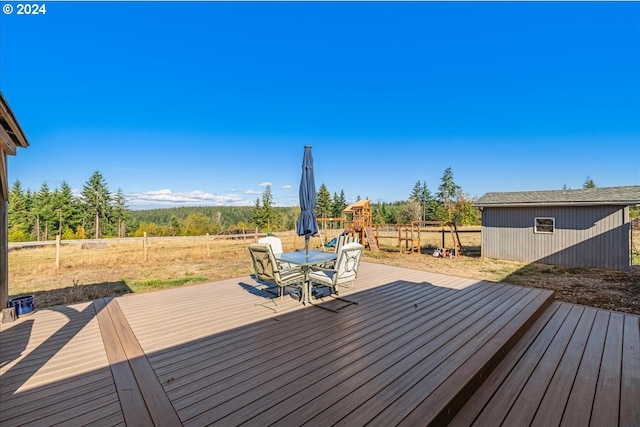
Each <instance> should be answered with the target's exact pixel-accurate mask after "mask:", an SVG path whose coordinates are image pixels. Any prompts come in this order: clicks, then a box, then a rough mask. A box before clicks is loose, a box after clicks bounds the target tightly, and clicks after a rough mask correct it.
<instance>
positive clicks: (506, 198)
mask: <svg viewBox="0 0 640 427" xmlns="http://www.w3.org/2000/svg"><path fill="white" fill-rule="evenodd" d="M474 205H475V206H478V207H491V206H500V207H508V206H541V205H556V206H588V205H621V206H633V205H640V185H629V186H624V187H596V188H585V189H579V190H549V191H517V192H503V193H486V194H485V195H483V196H482V197H480V198H479V199H478V200H477V201H476V202H475V203H474Z"/></svg>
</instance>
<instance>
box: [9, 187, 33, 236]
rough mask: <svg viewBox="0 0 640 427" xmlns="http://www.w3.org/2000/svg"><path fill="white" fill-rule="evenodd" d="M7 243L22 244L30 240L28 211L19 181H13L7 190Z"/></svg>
mask: <svg viewBox="0 0 640 427" xmlns="http://www.w3.org/2000/svg"><path fill="white" fill-rule="evenodd" d="M7 216H8V220H9V241H11V242H24V241H27V240H30V238H31V237H30V233H29V223H30V220H29V210H28V206H27V197H26V195H25V193H24V192H23V191H22V185H21V184H20V181H15V182H14V183H13V185H12V186H11V189H10V190H9V210H8V212H7Z"/></svg>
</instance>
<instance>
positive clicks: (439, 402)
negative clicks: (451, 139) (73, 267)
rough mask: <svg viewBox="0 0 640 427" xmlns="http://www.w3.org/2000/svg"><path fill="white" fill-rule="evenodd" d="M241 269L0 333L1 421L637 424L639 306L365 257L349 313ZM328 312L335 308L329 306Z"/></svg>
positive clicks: (25, 320) (24, 320) (41, 315)
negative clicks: (567, 297) (275, 307)
mask: <svg viewBox="0 0 640 427" xmlns="http://www.w3.org/2000/svg"><path fill="white" fill-rule="evenodd" d="M259 289H260V287H259V286H258V285H257V283H256V282H254V281H253V279H252V278H250V277H242V278H236V279H229V280H224V281H220V282H215V283H206V284H201V285H196V286H189V287H184V288H175V289H170V290H166V291H158V292H153V293H148V294H136V295H127V296H124V297H120V298H115V299H112V300H104V299H101V300H96V301H94V302H92V303H83V304H75V305H69V306H59V307H53V308H46V309H40V310H37V311H36V312H34V313H32V314H29V315H26V316H22V317H21V318H20V319H19V320H18V321H16V322H12V323H5V324H2V325H1V326H0V355H1V368H0V387H1V389H0V425H2V426H13V425H38V426H44V425H55V424H63V425H73V426H80V425H89V424H90V425H99V426H112V425H130V426H133V425H140V426H147V425H157V426H165V425H166V426H172V425H185V426H202V425H210V424H213V425H221V426H235V425H248V426H267V425H282V426H298V425H303V424H304V425H312V426H330V425H344V426H363V425H373V426H394V425H406V426H419V425H447V424H451V425H457V426H467V425H480V426H497V425H505V426H522V425H540V426H554V425H575V426H587V425H592V426H615V425H622V426H638V425H640V404H639V402H640V326H639V318H638V316H633V315H626V314H621V313H615V312H610V311H605V310H597V309H593V308H588V307H583V306H577V305H571V304H566V303H559V302H554V301H553V295H552V293H551V292H549V291H543V290H537V289H529V288H522V287H518V286H511V285H507V284H502V283H492V282H484V281H476V280H471V279H464V278H459V277H452V276H446V275H440V274H433V273H425V272H420V271H415V270H409V269H404V268H398V267H390V266H383V265H377V264H371V263H363V264H362V266H361V271H360V276H359V278H358V279H357V281H356V283H355V287H354V289H352V290H348V291H343V294H344V296H345V297H346V298H348V299H350V300H353V301H357V302H358V304H357V305H349V306H346V307H344V308H342V309H340V310H338V312H335V313H334V312H331V311H327V310H322V309H320V308H317V307H303V306H301V305H299V304H297V303H296V301H295V300H293V299H291V298H289V297H287V298H288V300H287V298H285V301H284V303H285V304H287V305H290V304H294V305H295V307H294V308H292V309H290V310H286V311H282V312H278V313H274V312H272V311H270V310H268V309H266V308H264V307H260V306H256V305H255V304H256V303H257V302H261V301H263V300H264V298H267V297H269V298H270V296H269V294H266V293H264V292H263V291H260V290H259ZM326 304H327V305H329V306H331V307H333V308H339V307H341V306H342V302H341V301H336V300H331V301H328V302H327V303H326Z"/></svg>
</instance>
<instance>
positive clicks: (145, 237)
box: [142, 231, 149, 262]
mask: <svg viewBox="0 0 640 427" xmlns="http://www.w3.org/2000/svg"><path fill="white" fill-rule="evenodd" d="M142 236H143V237H142V254H143V257H144V261H145V262H147V261H149V257H148V255H147V232H146V231H145V232H144V233H143V235H142Z"/></svg>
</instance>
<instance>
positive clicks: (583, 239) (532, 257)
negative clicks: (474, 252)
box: [475, 185, 640, 270]
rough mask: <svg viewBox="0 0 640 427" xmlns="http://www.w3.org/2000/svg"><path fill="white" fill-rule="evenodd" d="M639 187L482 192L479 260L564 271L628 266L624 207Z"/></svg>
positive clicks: (639, 198)
mask: <svg viewBox="0 0 640 427" xmlns="http://www.w3.org/2000/svg"><path fill="white" fill-rule="evenodd" d="M638 204H640V186H638V185H634V186H625V187H603V188H588V189H581V190H551V191H524V192H506V193H487V194H485V195H484V196H482V197H480V199H478V200H477V202H476V203H475V206H477V207H479V208H480V210H481V211H482V256H483V257H487V258H494V259H507V260H514V261H525V262H539V263H543V264H553V265H561V266H565V267H595V268H608V269H615V270H629V269H630V268H631V222H630V218H629V206H635V205H638Z"/></svg>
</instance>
